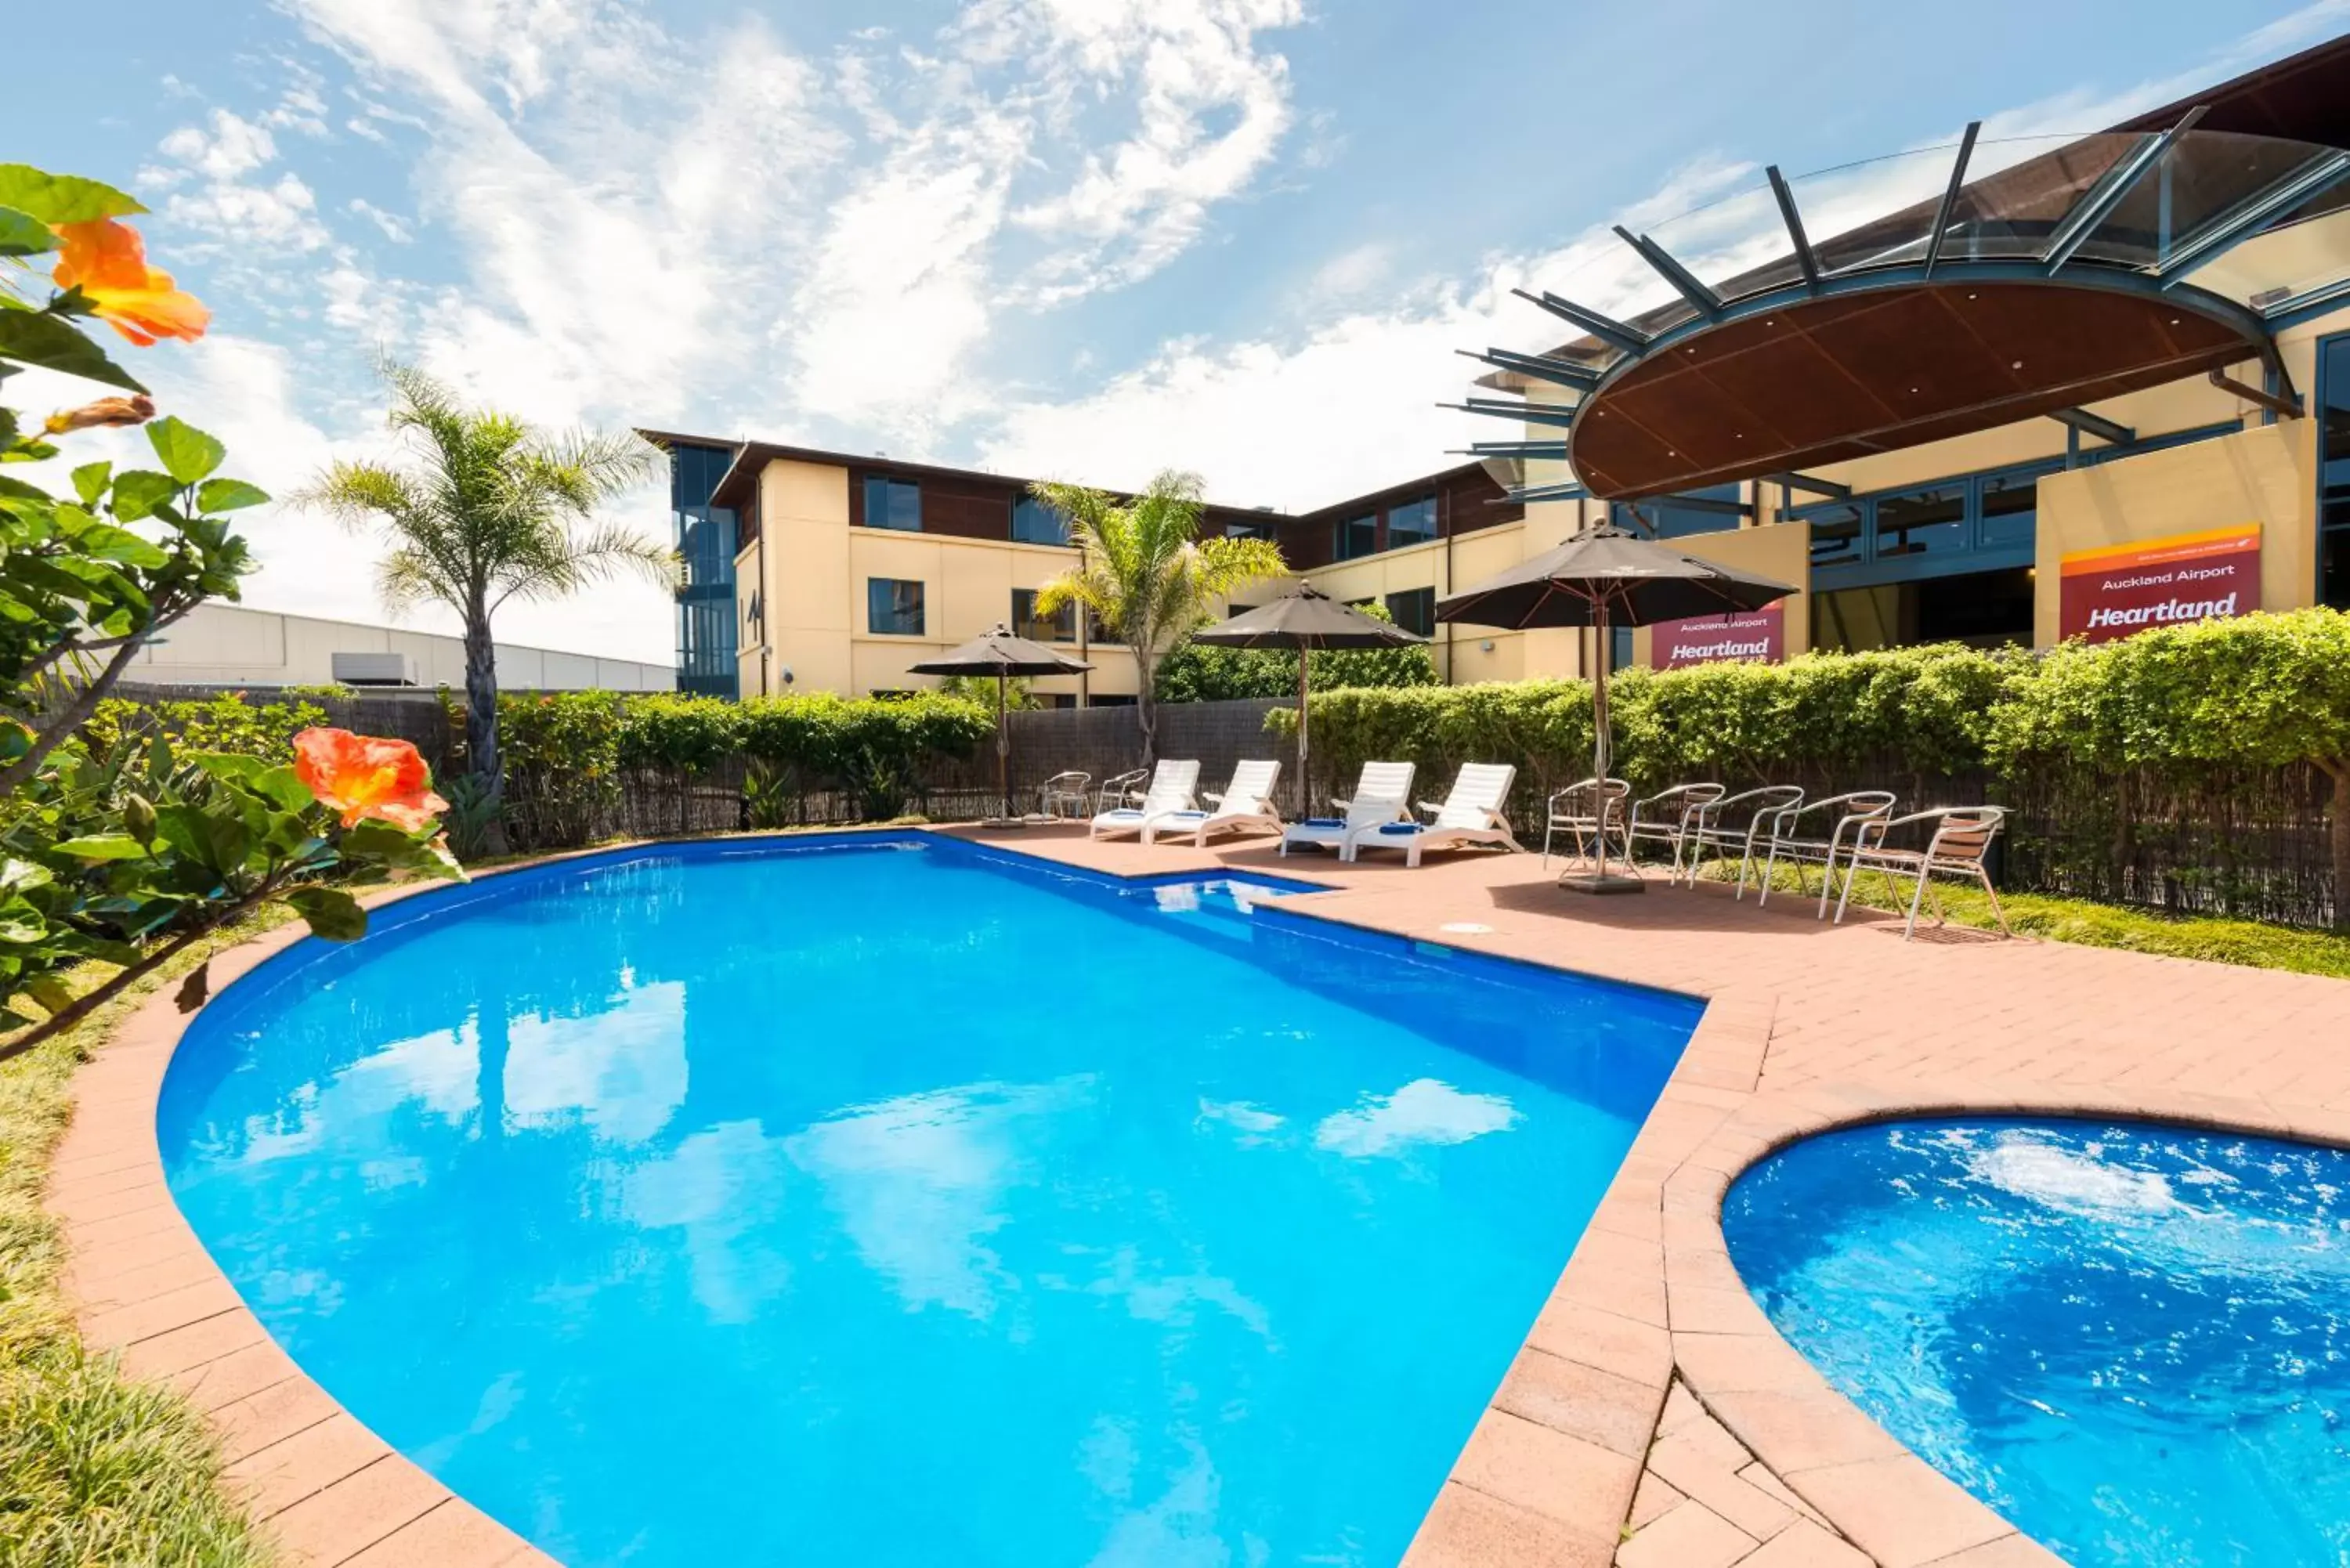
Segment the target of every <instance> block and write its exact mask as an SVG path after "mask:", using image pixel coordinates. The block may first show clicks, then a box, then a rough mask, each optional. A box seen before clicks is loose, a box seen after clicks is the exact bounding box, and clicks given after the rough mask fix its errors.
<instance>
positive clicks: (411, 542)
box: [296, 362, 678, 838]
mask: <svg viewBox="0 0 2350 1568" xmlns="http://www.w3.org/2000/svg"><path fill="white" fill-rule="evenodd" d="M378 369H380V371H381V373H382V375H383V379H385V380H386V381H388V382H390V385H391V391H392V402H391V415H390V425H391V430H392V432H393V434H394V435H395V436H396V437H397V438H398V439H399V441H400V444H401V445H402V446H403V447H405V448H406V449H407V451H408V452H410V454H411V456H412V457H413V458H414V459H415V460H416V461H415V462H412V463H410V464H406V465H400V466H395V465H393V464H390V463H381V462H336V463H333V464H330V465H329V466H328V468H326V469H325V470H324V471H323V472H320V474H319V475H318V477H317V479H316V480H315V481H313V482H312V483H311V485H310V487H309V488H308V489H307V491H305V492H303V493H302V494H301V495H300V496H298V497H296V499H297V501H298V502H299V503H300V504H304V505H308V506H315V507H317V508H319V509H320V510H322V511H324V512H327V513H328V514H330V515H332V516H334V517H336V518H338V519H339V520H341V521H342V522H343V523H345V524H348V525H349V526H352V527H368V526H371V525H372V526H380V527H381V528H382V529H383V530H384V532H385V533H386V534H387V535H389V536H390V542H391V551H390V554H389V555H387V556H384V558H383V560H382V561H381V562H380V563H379V564H378V566H377V568H376V571H377V581H378V584H379V586H380V587H381V589H382V592H383V597H384V601H385V603H386V604H388V605H390V606H393V607H400V606H403V605H411V604H417V603H421V602H422V601H425V600H437V601H438V602H440V603H442V604H444V605H447V606H448V607H450V608H452V609H453V610H455V611H456V612H457V614H458V615H459V617H461V618H463V621H464V625H465V748H466V753H467V755H468V757H469V758H470V759H471V761H472V763H473V788H474V790H475V791H476V792H477V793H478V794H479V795H480V797H481V798H482V799H483V800H484V801H485V802H487V803H489V805H490V816H491V819H492V821H493V822H494V821H495V820H496V813H495V804H496V803H497V802H498V801H499V800H500V799H501V797H502V796H503V794H504V774H503V773H502V772H501V770H500V768H499V762H498V670H497V656H496V644H495V642H494V640H493V639H492V637H491V634H490V618H491V617H492V616H493V615H494V614H496V613H497V610H498V607H500V606H502V605H504V603H505V602H506V601H507V600H508V599H512V598H523V599H546V598H559V597H562V596H564V595H566V594H570V593H575V592H577V590H578V589H580V588H581V587H586V586H587V584H589V583H592V582H598V581H601V580H603V579H604V578H607V577H609V576H614V575H615V574H617V573H621V572H637V573H640V574H642V575H643V576H647V577H650V578H651V579H652V580H654V581H656V582H659V583H660V584H662V585H663V586H669V585H671V584H673V583H674V582H675V581H676V578H677V570H678V565H677V554H676V552H675V551H673V550H671V549H670V548H669V547H668V546H667V545H660V544H657V543H655V542H654V541H653V540H650V539H648V538H646V537H645V536H644V535H641V534H639V533H637V532H636V531H635V530H634V529H632V528H629V527H626V526H624V525H622V524H614V523H602V522H598V521H597V520H596V517H595V512H596V508H597V507H598V505H599V504H602V503H604V502H606V501H608V500H611V499H612V498H613V497H614V496H617V495H619V494H620V493H623V492H625V491H627V490H629V489H630V488H631V487H633V486H635V485H637V484H639V483H643V482H644V481H646V480H648V479H650V477H651V475H652V473H653V472H654V470H655V467H656V465H657V463H658V462H659V460H660V449H658V448H656V447H654V446H652V445H650V444H649V443H648V442H646V441H643V440H642V439H640V438H639V437H638V436H636V435H634V434H633V433H622V434H619V435H605V434H601V433H598V432H596V431H572V432H570V433H567V434H565V435H560V436H550V435H548V434H546V433H545V432H543V431H538V430H536V429H534V428H532V427H531V426H530V425H528V424H525V422H524V421H521V420H518V419H515V417H513V416H512V415H510V414H503V413H499V412H497V411H495V410H487V409H468V408H466V407H465V406H464V405H463V404H462V403H460V402H459V401H458V400H457V399H456V397H455V395H454V394H453V393H452V392H451V391H450V390H449V389H448V388H446V387H444V386H442V384H441V383H440V382H438V381H436V380H434V379H432V377H430V376H427V375H425V374H424V373H423V372H422V371H421V370H416V369H410V368H409V367H407V366H403V365H394V364H390V363H389V362H387V363H385V364H383V365H381V366H380V367H378ZM493 832H494V833H495V830H494V829H493ZM496 836H498V837H501V838H502V837H503V835H496Z"/></svg>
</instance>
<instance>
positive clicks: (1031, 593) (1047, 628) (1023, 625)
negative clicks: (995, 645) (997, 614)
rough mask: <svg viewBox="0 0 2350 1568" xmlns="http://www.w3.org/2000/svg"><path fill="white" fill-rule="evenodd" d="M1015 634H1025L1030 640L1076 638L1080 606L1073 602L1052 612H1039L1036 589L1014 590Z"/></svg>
mask: <svg viewBox="0 0 2350 1568" xmlns="http://www.w3.org/2000/svg"><path fill="white" fill-rule="evenodd" d="M1012 635H1013V636H1014V637H1024V638H1026V639H1028V640H1029V641H1031V642H1075V641H1076V640H1077V607H1076V604H1075V603H1074V602H1071V603H1066V604H1064V605H1062V606H1061V607H1060V609H1059V610H1058V611H1057V612H1056V613H1055V614H1053V615H1050V616H1043V617H1040V616H1038V615H1037V613H1036V590H1035V588H1014V589H1013V590H1012Z"/></svg>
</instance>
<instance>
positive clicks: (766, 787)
mask: <svg viewBox="0 0 2350 1568" xmlns="http://www.w3.org/2000/svg"><path fill="white" fill-rule="evenodd" d="M994 729H995V716H994V714H993V712H992V711H989V710H987V709H985V708H983V707H981V706H979V705H978V704H977V703H974V702H969V701H962V700H960V699H957V698H952V697H942V696H937V695H933V694H931V693H918V694H916V695H914V696H911V697H906V698H896V699H879V698H855V699H851V698H842V697H836V696H833V695H831V694H829V693H823V692H818V693H813V694H809V695H806V696H791V697H762V698H755V699H753V700H752V701H744V702H730V701H724V700H723V699H721V698H716V697H687V696H677V695H671V694H668V693H661V694H659V695H649V696H621V695H619V694H616V693H613V692H605V691H587V692H576V693H571V694H567V695H561V696H555V695H537V694H529V693H509V694H507V695H504V696H502V697H500V698H499V699H498V734H499V745H500V749H501V751H502V752H503V753H504V765H505V775H506V801H507V805H506V809H507V819H508V820H507V827H508V832H509V836H510V837H511V838H512V839H513V841H514V842H515V846H516V847H553V846H568V845H577V844H585V843H588V842H590V841H592V840H593V839H595V838H597V837H599V836H607V835H608V834H612V833H619V832H666V831H676V830H681V829H683V828H685V827H688V826H691V817H690V815H689V814H688V812H687V809H686V806H687V801H688V799H689V796H690V794H691V791H692V790H693V789H694V788H695V787H697V781H702V780H704V779H706V778H707V776H708V775H711V774H714V773H716V772H718V771H719V770H721V769H722V768H725V767H727V766H730V765H731V764H733V763H738V762H739V763H743V765H744V770H745V774H746V776H745V778H744V781H743V787H744V789H745V791H746V794H747V795H748V796H749V799H750V808H751V809H750V815H751V817H752V823H751V825H752V826H782V825H783V822H784V821H785V820H786V819H788V818H795V817H796V816H797V815H800V814H801V813H802V812H803V811H804V810H805V807H806V801H807V798H808V796H810V795H811V794H821V793H826V792H836V793H842V794H849V795H851V796H853V797H854V798H855V801H856V803H857V806H858V815H860V816H862V817H865V818H868V819H877V820H879V819H887V818H889V817H892V816H897V815H902V814H903V813H904V812H905V810H906V809H907V808H908V806H909V805H910V804H911V803H912V802H914V801H916V800H918V799H919V798H920V794H921V791H922V773H923V769H924V767H925V765H926V764H927V763H930V762H931V761H932V760H933V759H936V758H941V757H960V756H965V755H968V754H969V753H970V752H971V749H972V747H973V746H975V745H977V744H978V743H979V742H981V741H982V740H983V739H985V738H986V737H987V736H989V735H992V734H993V732H994ZM730 787H731V786H730ZM786 802H788V803H789V809H788V810H787V809H785V803H786ZM728 826H733V824H732V823H730V824H728Z"/></svg>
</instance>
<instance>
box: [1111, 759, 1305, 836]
mask: <svg viewBox="0 0 2350 1568" xmlns="http://www.w3.org/2000/svg"><path fill="white" fill-rule="evenodd" d="M1280 776H1281V764H1280V763H1268V762H1245V763H1241V764H1240V765H1239V766H1238V767H1236V768H1234V769H1232V783H1231V784H1228V785H1227V786H1225V789H1224V793H1223V794H1202V795H1201V799H1202V800H1205V801H1207V802H1209V803H1210V804H1211V805H1214V806H1215V808H1216V809H1215V810H1213V811H1178V812H1173V813H1170V815H1166V816H1159V817H1154V818H1152V819H1151V820H1150V821H1149V822H1146V823H1144V824H1143V825H1142V842H1144V843H1145V844H1152V843H1156V842H1157V841H1158V840H1159V839H1160V838H1170V837H1174V838H1180V837H1181V836H1183V835H1185V834H1187V833H1188V834H1190V835H1191V842H1192V843H1193V844H1195V845H1198V846H1200V847H1201V848H1202V849H1204V848H1206V847H1207V846H1208V836H1209V835H1210V834H1211V833H1236V832H1240V831H1242V830H1243V829H1253V830H1254V831H1256V832H1259V833H1279V832H1280V831H1281V826H1282V824H1281V813H1279V812H1277V811H1275V810H1274V808H1273V784H1274V780H1275V779H1278V778H1279V777H1280Z"/></svg>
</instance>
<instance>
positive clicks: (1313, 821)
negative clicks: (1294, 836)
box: [1297, 816, 1347, 827]
mask: <svg viewBox="0 0 2350 1568" xmlns="http://www.w3.org/2000/svg"><path fill="white" fill-rule="evenodd" d="M1297 826H1300V827H1344V826H1347V819H1346V818H1345V817H1343V816H1309V817H1307V818H1306V819H1305V821H1304V822H1301V823H1299V824H1298V825H1297Z"/></svg>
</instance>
